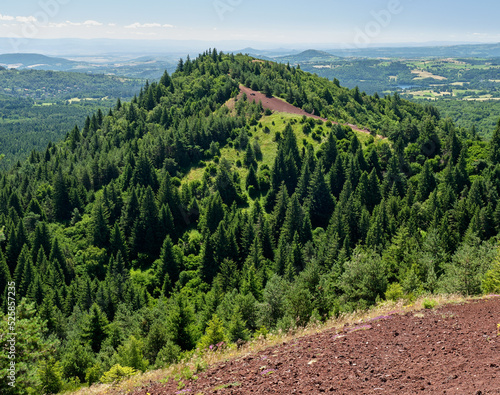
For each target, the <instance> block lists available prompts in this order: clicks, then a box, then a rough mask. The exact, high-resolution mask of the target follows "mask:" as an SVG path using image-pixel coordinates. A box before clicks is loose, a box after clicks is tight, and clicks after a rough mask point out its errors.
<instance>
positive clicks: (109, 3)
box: [0, 0, 500, 46]
mask: <svg viewBox="0 0 500 395" xmlns="http://www.w3.org/2000/svg"><path fill="white" fill-rule="evenodd" d="M499 14H500V2H498V0H486V1H481V0H479V1H475V2H472V1H470V0H468V1H466V0H437V1H436V0H418V1H417V0H383V1H380V0H371V1H369V0H351V1H346V0H344V1H337V0H330V1H326V0H316V1H314V0H310V1H307V2H306V1H295V0H288V1H281V0H275V1H273V0H265V1H264V0H184V1H182V0H178V1H170V0H161V1H160V0H155V1H153V0H141V1H137V0H120V1H117V0H85V1H83V0H23V1H9V2H7V1H3V2H2V3H1V4H0V37H24V38H62V37H64V38H126V39H150V40H152V39H176V40H179V39H181V40H204V41H220V40H242V41H244V40H245V41H253V42H255V41H257V42H272V43H282V44H294V43H318V44H319V43H324V44H328V45H332V46H333V45H346V46H351V45H357V46H360V45H369V44H371V45H373V44H384V43H408V42H432V41H459V42H500V24H499V23H498V22H497V19H498V15H499Z"/></svg>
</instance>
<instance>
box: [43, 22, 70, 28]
mask: <svg viewBox="0 0 500 395" xmlns="http://www.w3.org/2000/svg"><path fill="white" fill-rule="evenodd" d="M47 26H48V27H54V28H62V27H66V26H68V24H67V23H49V24H48V25H47Z"/></svg>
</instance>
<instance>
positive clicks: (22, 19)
mask: <svg viewBox="0 0 500 395" xmlns="http://www.w3.org/2000/svg"><path fill="white" fill-rule="evenodd" d="M16 21H18V22H21V23H28V22H36V21H37V19H36V18H35V17H34V16H16Z"/></svg>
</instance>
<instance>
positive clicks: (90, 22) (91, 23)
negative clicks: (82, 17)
mask: <svg viewBox="0 0 500 395" xmlns="http://www.w3.org/2000/svg"><path fill="white" fill-rule="evenodd" d="M83 25H85V26H102V23H101V22H97V21H93V20H89V21H85V22H83Z"/></svg>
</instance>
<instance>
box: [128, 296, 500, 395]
mask: <svg viewBox="0 0 500 395" xmlns="http://www.w3.org/2000/svg"><path fill="white" fill-rule="evenodd" d="M499 323H500V298H498V297H494V298H490V299H486V300H481V301H474V302H469V303H466V304H463V305H447V306H445V307H442V308H440V309H437V310H424V311H421V312H419V313H407V314H405V315H399V314H398V313H397V312H396V313H395V314H392V315H388V316H383V317H377V318H376V319H372V320H371V321H369V322H364V323H362V324H359V325H357V326H352V327H345V328H344V329H343V330H342V331H341V332H339V333H337V332H335V331H333V330H330V331H326V332H323V333H320V334H316V335H312V336H308V337H303V338H299V339H295V340H293V341H291V342H288V343H286V342H285V343H283V344H282V345H279V346H275V347H271V348H268V349H266V350H264V351H261V352H258V353H256V354H254V355H249V356H246V357H243V358H241V359H238V360H233V361H229V362H226V363H224V364H221V365H219V366H215V367H212V368H210V369H208V370H207V371H205V372H203V373H200V374H199V375H198V379H197V380H191V381H186V382H185V384H186V385H185V387H184V388H183V389H182V390H179V389H178V387H177V385H178V384H177V382H176V381H175V380H172V379H171V380H169V382H168V383H167V384H159V383H157V384H152V385H151V386H149V387H144V388H142V389H140V390H137V391H136V392H135V394H136V395H139V394H141V395H142V394H144V395H145V394H151V395H159V394H193V395H195V394H320V393H324V392H327V393H338V394H415V393H425V394H438V393H439V394H477V395H480V394H500V336H497V331H498V329H497V324H499Z"/></svg>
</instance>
